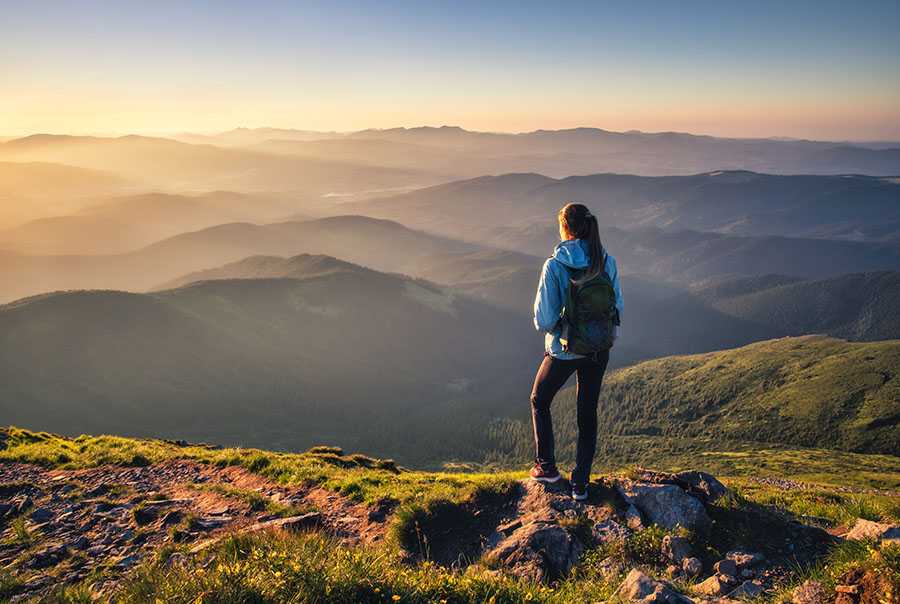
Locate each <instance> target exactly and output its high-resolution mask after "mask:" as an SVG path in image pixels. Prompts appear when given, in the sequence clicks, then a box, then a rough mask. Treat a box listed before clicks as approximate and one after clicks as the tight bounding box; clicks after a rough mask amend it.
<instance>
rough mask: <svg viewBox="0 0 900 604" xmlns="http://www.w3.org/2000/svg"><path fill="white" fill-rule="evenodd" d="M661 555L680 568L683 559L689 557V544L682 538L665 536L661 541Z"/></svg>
mask: <svg viewBox="0 0 900 604" xmlns="http://www.w3.org/2000/svg"><path fill="white" fill-rule="evenodd" d="M662 553H663V555H664V556H665V557H666V558H668V559H669V560H671V561H672V562H674V563H675V564H676V565H677V566H679V567H680V566H681V562H682V561H683V560H684V559H685V558H690V557H691V544H690V542H689V541H688V540H687V539H685V538H684V537H676V536H674V535H666V536H665V537H663V540H662Z"/></svg>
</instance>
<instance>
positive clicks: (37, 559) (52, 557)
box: [29, 545, 67, 569]
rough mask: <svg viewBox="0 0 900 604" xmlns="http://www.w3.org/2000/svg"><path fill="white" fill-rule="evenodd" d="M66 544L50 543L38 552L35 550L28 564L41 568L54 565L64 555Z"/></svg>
mask: <svg viewBox="0 0 900 604" xmlns="http://www.w3.org/2000/svg"><path fill="white" fill-rule="evenodd" d="M66 553H67V550H66V546H65V545H51V546H49V547H46V548H44V549H42V550H40V551H39V552H36V553H35V554H34V555H33V556H32V558H31V562H29V566H30V567H31V568H34V569H42V568H48V567H50V566H55V565H56V564H58V563H59V562H61V561H62V559H63V558H65V557H66Z"/></svg>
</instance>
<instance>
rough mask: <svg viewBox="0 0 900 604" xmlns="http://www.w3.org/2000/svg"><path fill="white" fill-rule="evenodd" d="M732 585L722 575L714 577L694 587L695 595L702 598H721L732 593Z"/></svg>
mask: <svg viewBox="0 0 900 604" xmlns="http://www.w3.org/2000/svg"><path fill="white" fill-rule="evenodd" d="M731 586H732V584H731V583H730V582H729V581H728V579H727V578H726V577H723V576H722V575H713V576H711V577H709V578H708V579H706V580H705V581H703V582H701V583H698V584H696V585H694V587H693V588H692V589H693V591H694V593H696V594H699V595H701V596H721V595H724V594H725V593H727V592H729V591H731Z"/></svg>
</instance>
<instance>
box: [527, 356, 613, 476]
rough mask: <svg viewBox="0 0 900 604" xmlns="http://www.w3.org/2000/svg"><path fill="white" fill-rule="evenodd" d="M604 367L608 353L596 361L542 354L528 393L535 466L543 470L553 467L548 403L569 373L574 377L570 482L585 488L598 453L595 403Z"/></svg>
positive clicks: (598, 357) (593, 359) (552, 444)
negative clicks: (575, 415)
mask: <svg viewBox="0 0 900 604" xmlns="http://www.w3.org/2000/svg"><path fill="white" fill-rule="evenodd" d="M607 363H609V351H606V352H602V353H598V354H597V355H596V356H595V357H582V358H580V359H573V360H569V361H566V360H562V359H556V358H554V357H552V356H550V355H549V354H545V355H544V360H543V361H542V362H541V366H540V367H539V368H538V372H537V375H536V376H535V378H534V387H533V388H532V389H531V421H532V423H533V425H534V448H535V462H536V463H539V464H541V465H542V466H544V467H548V466H555V465H556V452H555V450H554V447H555V444H554V441H553V419H552V418H551V417H550V403H552V402H553V397H554V396H556V393H557V392H559V390H560V389H561V388H562V387H563V386H564V385H565V383H566V380H568V379H569V377H570V376H571V375H572V373H577V393H578V394H577V410H578V444H577V446H576V450H575V469H573V470H572V482H573V483H576V484H587V482H588V480H589V479H590V476H591V464H592V463H593V461H594V453H595V452H596V450H597V403H598V401H599V399H600V387H601V386H602V385H603V374H604V373H605V372H606V365H607Z"/></svg>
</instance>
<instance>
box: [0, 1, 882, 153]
mask: <svg viewBox="0 0 900 604" xmlns="http://www.w3.org/2000/svg"><path fill="white" fill-rule="evenodd" d="M626 4H627V6H626ZM0 15H2V19H0V135H6V136H14V135H16V136H18V135H25V134H31V133H35V132H55V133H73V134H113V133H140V134H160V133H167V132H183V131H192V132H207V133H212V132H218V131H223V130H227V129H231V128H234V127H238V126H244V127H259V126H276V127H287V128H301V129H311V130H357V129H363V128H389V127H395V126H418V125H434V126H437V125H442V124H448V125H457V126H462V127H464V128H468V129H472V130H486V131H513V132H520V131H530V130H534V129H538V128H546V129H556V128H570V127H576V126H593V127H598V128H605V129H609V130H631V129H638V130H644V131H670V130H674V131H683V132H694V133H702V134H712V135H718V136H739V137H768V136H790V137H799V138H814V139H827V140H900V34H898V31H900V2H897V0H887V1H870V2H831V1H830V0H822V1H818V2H792V1H790V0H779V1H776V2H769V1H763V0H758V1H756V2H746V1H744V2H740V3H731V2H727V1H721V0H720V1H718V2H701V1H692V0H684V1H682V2H641V1H634V2H630V3H622V2H615V3H607V2H600V1H594V2H585V3H565V2H546V1H545V2H531V1H528V0H520V1H517V2H483V1H481V2H468V1H465V0H455V1H452V2H440V1H436V2H429V1H427V0H420V1H417V2H392V1H389V0H373V1H368V0H364V1H359V2H342V1H340V0H337V1H335V0H330V1H327V2H297V1H295V2H273V1H266V0H257V1H254V2H249V1H248V2H232V1H228V0H218V1H210V2H196V1H190V0H181V1H177V2H169V1H168V0H155V1H154V2H146V1H141V2H131V1H129V0H117V1H115V2H110V1H94V0H78V1H71V2H62V1H54V2H49V1H44V0H29V1H28V2H21V1H20V0H0Z"/></svg>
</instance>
